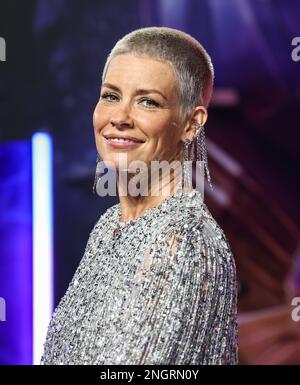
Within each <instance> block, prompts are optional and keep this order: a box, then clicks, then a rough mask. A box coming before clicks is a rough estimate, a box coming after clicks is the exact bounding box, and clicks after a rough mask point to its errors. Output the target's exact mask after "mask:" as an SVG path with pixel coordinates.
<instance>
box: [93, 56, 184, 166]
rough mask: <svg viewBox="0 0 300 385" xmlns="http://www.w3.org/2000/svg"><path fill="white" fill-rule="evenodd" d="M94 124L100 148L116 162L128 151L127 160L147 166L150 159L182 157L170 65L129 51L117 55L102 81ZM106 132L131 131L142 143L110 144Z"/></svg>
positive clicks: (120, 132)
mask: <svg viewBox="0 0 300 385" xmlns="http://www.w3.org/2000/svg"><path fill="white" fill-rule="evenodd" d="M93 124H94V133H95V140H96V146H97V150H98V153H99V154H100V155H101V157H102V158H103V160H104V161H107V160H108V161H110V162H112V163H113V164H114V166H115V167H116V168H118V167H119V162H118V154H120V153H123V154H126V155H127V162H128V164H129V163H130V162H131V161H135V160H141V161H144V162H145V163H146V164H147V165H148V166H149V165H150V162H151V161H152V160H159V161H160V160H167V161H170V162H171V161H172V160H174V159H180V156H181V151H182V141H181V134H182V129H181V125H180V118H179V100H178V96H177V91H176V82H175V74H174V72H173V70H172V68H171V67H170V66H169V65H168V64H167V63H165V62H160V61H157V60H153V59H150V58H146V57H142V56H137V55H133V54H123V55H118V56H116V57H115V58H114V59H112V61H111V62H110V64H109V67H108V70H107V73H106V76H105V79H104V82H103V84H102V87H101V95H100V99H99V101H98V104H97V105H96V108H95V111H94V115H93ZM108 135H113V136H130V137H133V138H135V139H138V140H141V141H142V143H138V144H134V145H132V143H131V144H124V143H123V144H121V143H115V144H114V143H113V142H110V141H109V140H108V139H106V137H107V136H108ZM117 146H123V148H120V147H117ZM124 147H125V148H124Z"/></svg>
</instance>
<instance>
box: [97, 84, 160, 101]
mask: <svg viewBox="0 0 300 385" xmlns="http://www.w3.org/2000/svg"><path fill="white" fill-rule="evenodd" d="M102 87H108V88H111V89H113V90H115V91H118V92H121V90H120V89H119V87H117V86H115V85H113V84H111V83H103V84H102ZM152 93H155V94H159V95H161V96H162V97H163V98H164V99H165V100H168V99H167V98H166V96H165V95H164V94H163V93H162V92H160V91H158V90H156V89H154V88H149V89H144V88H140V89H138V90H136V95H145V94H152Z"/></svg>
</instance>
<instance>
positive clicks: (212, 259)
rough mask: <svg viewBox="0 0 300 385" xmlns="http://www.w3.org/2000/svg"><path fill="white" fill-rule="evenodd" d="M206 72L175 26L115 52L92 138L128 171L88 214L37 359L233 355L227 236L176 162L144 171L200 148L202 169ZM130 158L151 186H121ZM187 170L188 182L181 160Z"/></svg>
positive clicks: (211, 360) (134, 360)
mask: <svg viewBox="0 0 300 385" xmlns="http://www.w3.org/2000/svg"><path fill="white" fill-rule="evenodd" d="M213 78H214V73H213V66H212V63H211V60H210V57H209V56H208V54H207V52H206V51H205V50H204V48H203V47H202V46H201V45H200V44H199V43H198V42H197V41H196V40H195V39H194V38H192V37H191V36H190V35H188V34H185V33H183V32H181V31H178V30H175V29H170V28H165V27H162V28H158V27H151V28H143V29H139V30H136V31H133V32H131V33H129V34H128V35H126V36H124V37H123V38H122V39H121V40H120V41H118V42H117V44H116V45H115V47H114V48H113V50H112V51H111V53H110V55H109V57H108V58H107V62H106V65H105V67H104V71H103V76H102V87H101V96H100V99H99V102H98V104H97V106H96V108H95V112H94V118H93V123H94V131H95V139H96V146H97V150H98V154H101V158H102V159H103V161H104V163H105V164H109V165H110V166H111V167H115V169H116V170H117V174H118V176H119V175H121V173H123V174H124V171H125V174H126V176H127V178H118V179H117V182H116V183H117V189H118V194H119V199H120V203H119V204H117V205H114V206H113V207H111V208H109V209H108V210H107V211H106V212H105V213H104V214H103V215H102V216H101V217H100V219H99V221H98V222H97V223H96V225H95V227H94V229H93V230H92V232H91V234H90V237H89V240H88V243H87V246H86V250H85V254H84V256H83V258H82V260H81V262H80V264H79V267H78V269H77V271H76V273H75V275H74V277H73V279H72V281H71V283H70V285H69V287H68V290H67V292H66V294H65V295H64V297H63V298H62V300H61V301H60V303H59V305H58V307H57V308H56V310H55V312H54V314H53V317H52V320H51V322H50V325H49V329H48V334H47V339H46V342H45V346H44V354H43V357H42V361H41V363H42V364H140V365H143V364H237V323H236V301H237V298H236V269H235V262H234V258H233V255H232V253H231V250H230V246H229V244H228V242H227V239H226V237H225V235H224V233H223V231H222V229H221V228H220V227H219V226H218V224H217V223H216V221H215V220H214V219H213V218H212V216H211V214H210V212H209V211H208V209H207V207H206V205H205V204H204V202H203V200H202V195H201V194H200V192H199V191H198V190H197V189H195V188H194V187H193V186H190V185H187V184H185V183H184V184H183V185H184V188H183V189H180V188H179V187H180V186H182V183H181V185H180V184H178V183H177V175H178V173H177V172H175V171H174V170H173V172H171V178H166V177H163V176H162V177H159V180H158V181H159V183H157V180H156V182H155V181H154V180H153V178H151V177H149V173H146V171H148V170H149V168H150V166H152V164H153V162H155V161H167V164H170V162H173V161H175V162H180V164H182V163H183V162H186V161H190V160H199V159H200V157H199V154H200V155H201V157H202V161H203V162H204V166H205V168H206V172H207V175H208V179H209V173H208V168H207V160H206V153H205V145H204V127H203V126H204V124H205V122H206V120H207V106H208V104H209V101H210V98H211V94H212V86H213ZM121 138H123V139H121ZM124 138H125V139H124ZM126 138H127V139H126ZM195 144H196V145H195ZM190 145H195V146H194V147H192V148H193V149H191V147H190ZM195 154H196V159H195ZM120 155H122V156H123V158H122V159H121V157H120ZM124 157H126V162H127V163H126V164H128V165H129V168H128V167H127V168H126V166H124V163H123V159H124ZM101 158H99V159H98V165H99V162H100V160H101ZM136 161H139V162H140V163H141V164H142V165H146V166H145V167H142V168H141V169H142V171H140V174H141V175H142V176H143V178H142V179H140V181H139V182H140V185H141V181H142V182H145V181H146V182H147V183H146V185H147V189H146V190H147V192H148V194H144V192H145V191H144V190H143V193H141V191H140V190H139V187H140V185H139V187H138V183H137V184H136V185H135V187H134V188H131V190H130V189H128V187H129V185H130V183H131V182H132V181H133V180H134V178H136V177H137V175H138V174H139V173H137V172H135V171H132V169H131V168H130V164H132V162H136ZM177 164H178V163H177ZM175 170H177V169H176V168H175ZM98 171H99V169H98ZM183 174H184V178H183V179H182V180H181V182H182V181H188V180H190V179H189V178H190V175H191V174H189V173H188V168H184V169H183ZM98 176H99V175H98V172H97V173H96V182H100V181H101V179H100V181H99V180H98ZM209 181H210V179H209ZM98 185H99V184H98ZM144 186H145V185H144ZM131 187H132V185H131ZM150 189H151V193H150V194H149V191H150ZM129 190H130V191H129ZM167 190H168V191H169V193H167V194H166V191H167ZM128 191H129V192H128ZM121 192H122V194H121Z"/></svg>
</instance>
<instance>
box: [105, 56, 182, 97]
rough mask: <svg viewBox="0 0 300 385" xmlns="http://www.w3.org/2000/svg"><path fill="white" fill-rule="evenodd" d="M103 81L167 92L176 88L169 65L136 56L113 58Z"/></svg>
mask: <svg viewBox="0 0 300 385" xmlns="http://www.w3.org/2000/svg"><path fill="white" fill-rule="evenodd" d="M105 81H106V82H108V83H118V84H116V85H119V86H122V85H124V86H126V85H127V86H136V87H139V88H159V89H161V90H164V91H169V92H173V91H174V90H175V88H176V80H175V74H174V71H173V68H172V67H171V65H170V64H169V63H167V62H163V61H159V60H155V59H151V58H149V57H145V56H140V55H136V54H122V55H117V56H115V57H114V58H113V59H112V60H111V62H110V64H109V66H108V69H107V72H106V76H105Z"/></svg>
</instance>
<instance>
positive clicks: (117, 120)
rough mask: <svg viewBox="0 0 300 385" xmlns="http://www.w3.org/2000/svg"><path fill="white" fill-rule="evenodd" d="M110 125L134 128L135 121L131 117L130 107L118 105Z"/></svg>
mask: <svg viewBox="0 0 300 385" xmlns="http://www.w3.org/2000/svg"><path fill="white" fill-rule="evenodd" d="M110 123H111V125H112V126H113V127H116V128H123V127H124V128H126V127H127V128H128V127H132V126H133V120H132V117H131V115H130V111H129V107H127V106H125V105H123V106H121V105H118V107H117V108H116V110H115V111H114V114H113V115H112V116H111V118H110Z"/></svg>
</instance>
